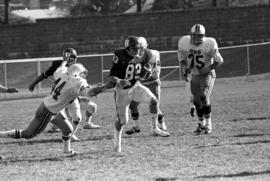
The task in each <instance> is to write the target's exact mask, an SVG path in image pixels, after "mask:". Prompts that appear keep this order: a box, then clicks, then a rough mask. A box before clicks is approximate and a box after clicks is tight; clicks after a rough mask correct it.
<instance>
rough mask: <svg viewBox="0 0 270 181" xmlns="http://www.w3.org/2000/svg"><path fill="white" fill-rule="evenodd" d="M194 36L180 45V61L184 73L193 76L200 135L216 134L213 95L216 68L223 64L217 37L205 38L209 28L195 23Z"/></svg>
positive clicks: (192, 31) (192, 84)
mask: <svg viewBox="0 0 270 181" xmlns="http://www.w3.org/2000/svg"><path fill="white" fill-rule="evenodd" d="M190 33H191V34H190V35H187V36H183V37H181V38H180V40H179V42H178V60H179V62H180V65H181V67H182V69H183V71H184V74H185V75H187V74H188V73H190V74H191V82H190V83H191V85H190V86H191V93H192V95H193V102H194V105H195V107H196V113H197V116H198V120H199V123H198V127H197V129H196V130H195V133H196V134H201V133H205V134H209V133H211V132H212V122H211V113H212V111H211V104H210V94H211V91H212V89H213V86H214V81H215V79H216V73H215V69H216V67H217V66H219V65H220V64H222V63H223V58H222V56H221V55H220V53H219V50H218V44H217V42H216V40H215V38H211V37H205V28H204V26H203V25H201V24H195V25H193V26H192V28H191V32H190Z"/></svg>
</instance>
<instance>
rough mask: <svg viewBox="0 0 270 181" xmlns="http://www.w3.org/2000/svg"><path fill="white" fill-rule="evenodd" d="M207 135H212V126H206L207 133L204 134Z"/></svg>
mask: <svg viewBox="0 0 270 181" xmlns="http://www.w3.org/2000/svg"><path fill="white" fill-rule="evenodd" d="M204 133H205V134H210V133H212V126H211V125H209V124H208V125H206V126H205V132H204Z"/></svg>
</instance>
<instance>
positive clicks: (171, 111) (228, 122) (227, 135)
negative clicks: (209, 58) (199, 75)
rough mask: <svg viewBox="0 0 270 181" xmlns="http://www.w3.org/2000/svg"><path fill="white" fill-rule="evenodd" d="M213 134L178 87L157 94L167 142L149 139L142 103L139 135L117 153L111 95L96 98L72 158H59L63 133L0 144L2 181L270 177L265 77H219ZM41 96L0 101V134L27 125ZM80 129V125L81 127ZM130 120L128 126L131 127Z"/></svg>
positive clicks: (269, 85)
mask: <svg viewBox="0 0 270 181" xmlns="http://www.w3.org/2000/svg"><path fill="white" fill-rule="evenodd" d="M211 100H212V106H213V107H212V110H213V116H212V117H213V133H212V134H210V135H200V136H195V135H194V134H193V131H194V129H195V128H196V125H197V122H196V120H195V118H192V117H190V115H189V114H188V112H189V107H188V104H187V99H186V97H185V89H184V87H183V86H176V87H169V88H163V89H162V103H161V108H162V110H163V112H164V114H165V116H166V117H165V118H166V122H167V126H168V130H169V132H170V133H171V136H170V137H168V138H161V137H155V136H152V135H151V134H150V116H149V114H148V113H147V107H146V106H145V105H142V106H141V111H142V112H141V115H142V116H141V119H140V120H141V125H142V131H141V133H139V134H136V135H132V136H127V135H123V146H122V153H120V154H119V153H114V152H113V149H112V143H113V140H112V138H113V125H114V120H115V108H114V102H113V93H112V92H106V93H103V94H101V95H99V97H98V98H97V99H96V100H94V101H96V103H97V104H98V112H97V115H95V117H94V122H96V123H98V124H100V125H101V129H99V130H83V129H82V128H80V129H79V130H78V133H77V135H78V137H80V138H81V141H79V142H74V143H73V144H72V146H73V148H75V149H76V150H77V151H79V152H80V154H79V155H77V156H74V157H64V156H63V155H62V142H61V134H60V133H53V134H51V133H47V132H43V133H41V134H40V135H39V136H37V137H36V138H34V139H32V140H13V139H0V147H1V149H0V155H1V157H0V158H1V160H0V180H3V181H7V180H12V181H14V180H38V181H39V180H44V181H45V180H46V181H48V180H63V181H73V180H74V181H75V180H102V181H103V180H150V181H151V180H153V181H166V180H226V181H227V180H245V181H246V180H270V122H269V121H270V74H263V75H259V76H253V77H250V78H249V79H245V78H242V77H239V78H230V79H218V80H217V81H216V84H215V87H214V90H213V93H212V99H211ZM40 102H41V99H25V100H9V101H1V102H0V105H1V109H0V119H1V121H0V129H1V130H5V129H7V130H9V129H14V128H24V127H25V126H26V125H27V123H28V122H29V121H30V119H31V118H32V117H33V115H34V112H35V110H36V108H37V106H38V105H39V103H40ZM82 124H85V123H84V122H83V123H82ZM132 125H133V124H132V120H130V122H129V124H128V125H127V126H126V128H125V129H127V128H130V127H131V126H132Z"/></svg>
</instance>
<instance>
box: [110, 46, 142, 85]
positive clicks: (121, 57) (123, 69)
mask: <svg viewBox="0 0 270 181" xmlns="http://www.w3.org/2000/svg"><path fill="white" fill-rule="evenodd" d="M145 61H146V59H145V58H141V59H140V60H139V61H135V60H134V57H132V56H130V55H129V54H128V53H127V51H126V49H119V50H117V51H115V52H114V57H113V62H112V68H111V70H110V76H116V77H118V78H119V79H126V80H129V81H130V82H131V86H133V85H134V84H135V83H136V82H137V80H138V79H139V78H140V74H141V70H142V67H143V66H144V64H145Z"/></svg>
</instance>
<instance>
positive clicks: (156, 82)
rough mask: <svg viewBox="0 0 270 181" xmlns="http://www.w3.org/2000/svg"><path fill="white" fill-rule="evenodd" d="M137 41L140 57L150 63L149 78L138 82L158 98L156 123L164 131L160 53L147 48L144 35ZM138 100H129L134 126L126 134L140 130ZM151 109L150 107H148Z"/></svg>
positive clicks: (165, 128)
mask: <svg viewBox="0 0 270 181" xmlns="http://www.w3.org/2000/svg"><path fill="white" fill-rule="evenodd" d="M138 41H139V43H140V44H141V46H142V51H143V52H142V53H141V56H142V58H144V59H145V61H147V62H149V64H150V65H151V69H152V70H151V75H150V76H149V78H147V79H145V80H142V79H140V82H141V83H142V84H143V85H144V86H146V87H147V88H149V89H150V91H151V92H152V93H153V94H154V95H155V96H156V97H157V99H158V125H159V128H160V129H162V130H164V131H166V130H167V127H166V124H165V121H164V115H163V113H162V112H161V110H160V106H159V104H160V92H161V88H160V87H161V82H160V78H159V77H160V69H161V68H160V67H161V65H160V54H159V52H158V51H157V50H151V49H147V46H148V43H147V41H146V39H145V38H144V37H139V38H138ZM139 104H140V103H139V102H136V101H131V103H130V105H129V109H130V111H131V117H132V119H133V120H134V122H135V126H133V127H132V128H131V129H129V130H127V131H126V134H128V135H131V134H134V133H139V132H140V125H139V110H138V106H139ZM150 109H151V107H150Z"/></svg>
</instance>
